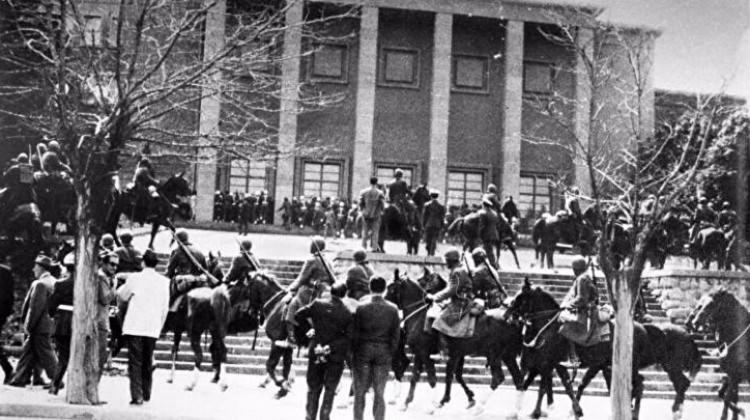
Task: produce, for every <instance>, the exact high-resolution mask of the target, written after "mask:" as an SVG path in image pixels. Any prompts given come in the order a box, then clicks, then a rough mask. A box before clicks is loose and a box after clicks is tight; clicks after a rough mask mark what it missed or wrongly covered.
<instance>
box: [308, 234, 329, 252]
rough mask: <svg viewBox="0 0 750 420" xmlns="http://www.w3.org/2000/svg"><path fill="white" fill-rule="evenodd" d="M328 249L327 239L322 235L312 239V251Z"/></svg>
mask: <svg viewBox="0 0 750 420" xmlns="http://www.w3.org/2000/svg"><path fill="white" fill-rule="evenodd" d="M324 249H326V241H325V239H323V238H321V237H320V236H315V237H313V238H312V241H311V242H310V252H313V253H314V252H318V251H323V250H324Z"/></svg>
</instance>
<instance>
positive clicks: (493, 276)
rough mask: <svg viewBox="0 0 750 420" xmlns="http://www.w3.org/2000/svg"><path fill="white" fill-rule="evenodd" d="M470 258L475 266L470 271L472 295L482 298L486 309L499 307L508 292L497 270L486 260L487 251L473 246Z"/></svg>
mask: <svg viewBox="0 0 750 420" xmlns="http://www.w3.org/2000/svg"><path fill="white" fill-rule="evenodd" d="M471 259H472V260H473V261H474V267H475V268H474V271H473V273H472V291H473V293H474V295H475V296H476V297H478V298H480V299H482V300H484V302H485V307H486V308H487V309H494V308H498V307H500V305H501V304H502V302H503V301H504V300H505V298H506V297H507V296H508V294H507V293H506V292H505V289H504V288H503V286H502V284H500V277H499V276H498V274H497V271H495V268H494V267H492V265H491V264H490V263H489V261H488V260H487V253H486V252H485V251H484V249H482V248H475V249H474V251H472V253H471Z"/></svg>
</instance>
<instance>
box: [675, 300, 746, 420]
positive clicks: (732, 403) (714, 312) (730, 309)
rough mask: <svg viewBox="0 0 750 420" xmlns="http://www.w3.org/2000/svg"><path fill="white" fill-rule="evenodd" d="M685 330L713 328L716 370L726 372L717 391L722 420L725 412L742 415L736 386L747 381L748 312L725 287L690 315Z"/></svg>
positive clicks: (742, 411) (699, 305) (736, 416)
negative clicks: (716, 357) (720, 402)
mask: <svg viewBox="0 0 750 420" xmlns="http://www.w3.org/2000/svg"><path fill="white" fill-rule="evenodd" d="M686 326H687V327H688V329H691V330H695V329H703V328H708V329H714V330H715V331H716V337H717V340H716V341H717V344H718V345H719V349H720V354H719V368H720V369H721V370H723V371H724V372H726V374H727V375H726V377H725V378H724V379H723V384H722V386H721V388H720V389H719V398H720V399H721V400H723V401H724V408H723V410H722V412H721V420H726V419H727V414H728V413H727V411H728V410H732V418H733V419H734V420H737V418H738V417H739V416H740V415H742V416H743V417H744V410H742V409H741V408H739V406H738V405H737V400H738V398H739V395H738V394H739V385H740V383H742V382H743V381H750V363H748V360H750V335H749V334H748V330H750V313H748V311H747V309H745V307H744V306H742V304H741V303H740V302H739V301H738V300H737V298H735V297H734V296H733V295H732V294H731V293H729V292H728V291H727V290H726V289H724V288H719V289H718V290H716V291H714V292H712V293H710V294H708V295H706V296H704V297H703V298H702V299H701V300H700V301H699V302H698V306H696V307H695V309H694V310H693V311H692V312H691V313H690V315H689V316H688V319H687V323H686Z"/></svg>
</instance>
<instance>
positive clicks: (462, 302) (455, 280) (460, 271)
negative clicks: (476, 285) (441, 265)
mask: <svg viewBox="0 0 750 420" xmlns="http://www.w3.org/2000/svg"><path fill="white" fill-rule="evenodd" d="M434 298H435V303H440V302H443V301H445V300H448V304H447V305H446V306H445V308H443V310H442V311H441V312H440V316H439V317H438V319H442V320H443V321H445V323H446V324H448V325H453V324H455V323H456V322H458V321H459V320H460V319H461V318H462V317H463V316H464V315H467V314H468V311H469V306H470V305H471V302H472V300H473V298H474V293H473V285H472V281H471V277H470V276H469V272H468V271H467V270H466V268H465V267H464V266H463V265H459V266H457V267H454V268H453V269H452V270H451V272H450V275H449V276H448V285H447V286H446V287H445V289H443V290H441V291H440V292H438V293H437V294H435V297H434Z"/></svg>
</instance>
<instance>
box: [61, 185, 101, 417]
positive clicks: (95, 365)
mask: <svg viewBox="0 0 750 420" xmlns="http://www.w3.org/2000/svg"><path fill="white" fill-rule="evenodd" d="M77 190H78V191H77V192H78V206H77V209H76V219H77V222H78V233H77V236H76V250H75V252H76V263H77V264H76V272H75V278H76V281H75V286H74V287H75V288H74V297H73V336H72V337H71V345H70V364H69V368H68V384H67V385H68V386H67V387H66V388H67V392H66V398H65V399H66V401H67V402H68V403H70V404H99V379H100V377H101V364H100V362H99V340H98V337H99V333H100V332H99V331H98V328H97V322H96V319H97V314H96V312H97V307H98V299H97V292H98V290H97V279H96V267H97V261H96V255H95V252H96V235H95V233H94V232H92V230H91V219H90V217H88V216H87V214H88V213H89V212H90V208H89V206H88V202H89V197H90V191H88V188H86V187H82V188H77Z"/></svg>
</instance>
